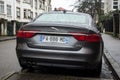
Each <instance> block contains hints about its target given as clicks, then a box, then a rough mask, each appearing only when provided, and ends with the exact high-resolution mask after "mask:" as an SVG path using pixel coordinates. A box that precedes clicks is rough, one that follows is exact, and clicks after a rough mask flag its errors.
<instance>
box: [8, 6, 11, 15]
mask: <svg viewBox="0 0 120 80" xmlns="http://www.w3.org/2000/svg"><path fill="white" fill-rule="evenodd" d="M7 15H11V5H7Z"/></svg>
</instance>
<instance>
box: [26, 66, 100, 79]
mask: <svg viewBox="0 0 120 80" xmlns="http://www.w3.org/2000/svg"><path fill="white" fill-rule="evenodd" d="M25 73H32V74H44V75H47V74H50V75H55V76H71V77H85V78H100V76H98V75H96V74H95V73H93V72H91V71H89V70H84V69H83V70H81V69H67V68H56V67H40V68H35V69H28V70H26V71H25Z"/></svg>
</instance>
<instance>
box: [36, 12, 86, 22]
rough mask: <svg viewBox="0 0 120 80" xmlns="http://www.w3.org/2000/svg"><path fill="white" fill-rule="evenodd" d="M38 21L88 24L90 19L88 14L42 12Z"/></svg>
mask: <svg viewBox="0 0 120 80" xmlns="http://www.w3.org/2000/svg"><path fill="white" fill-rule="evenodd" d="M36 21H37V22H38V21H41V22H42V21H43V22H68V23H69V22H73V23H81V24H88V19H87V16H86V15H80V14H79V15H78V14H42V15H41V16H39V17H38V18H37V19H36Z"/></svg>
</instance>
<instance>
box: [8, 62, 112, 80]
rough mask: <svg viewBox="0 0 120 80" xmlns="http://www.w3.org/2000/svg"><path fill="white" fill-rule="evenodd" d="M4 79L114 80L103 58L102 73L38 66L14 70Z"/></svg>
mask: <svg viewBox="0 0 120 80" xmlns="http://www.w3.org/2000/svg"><path fill="white" fill-rule="evenodd" d="M6 80H114V79H113V75H112V72H111V71H110V70H109V69H108V66H107V64H106V63H105V62H104V60H103V66H102V73H101V75H100V77H99V76H96V75H95V74H93V73H92V72H89V71H85V70H72V69H63V68H51V67H47V68H45V67H44V68H43V67H42V68H40V69H35V70H34V71H30V70H22V71H20V72H16V73H15V74H13V75H12V76H10V77H9V78H8V79H6Z"/></svg>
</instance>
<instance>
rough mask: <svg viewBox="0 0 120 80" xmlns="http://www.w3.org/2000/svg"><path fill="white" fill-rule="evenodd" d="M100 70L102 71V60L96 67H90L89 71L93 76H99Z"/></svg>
mask: <svg viewBox="0 0 120 80" xmlns="http://www.w3.org/2000/svg"><path fill="white" fill-rule="evenodd" d="M101 71H102V60H101V61H100V62H99V64H98V66H97V68H95V69H92V71H91V72H92V73H93V74H94V75H95V76H100V74H101Z"/></svg>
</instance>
